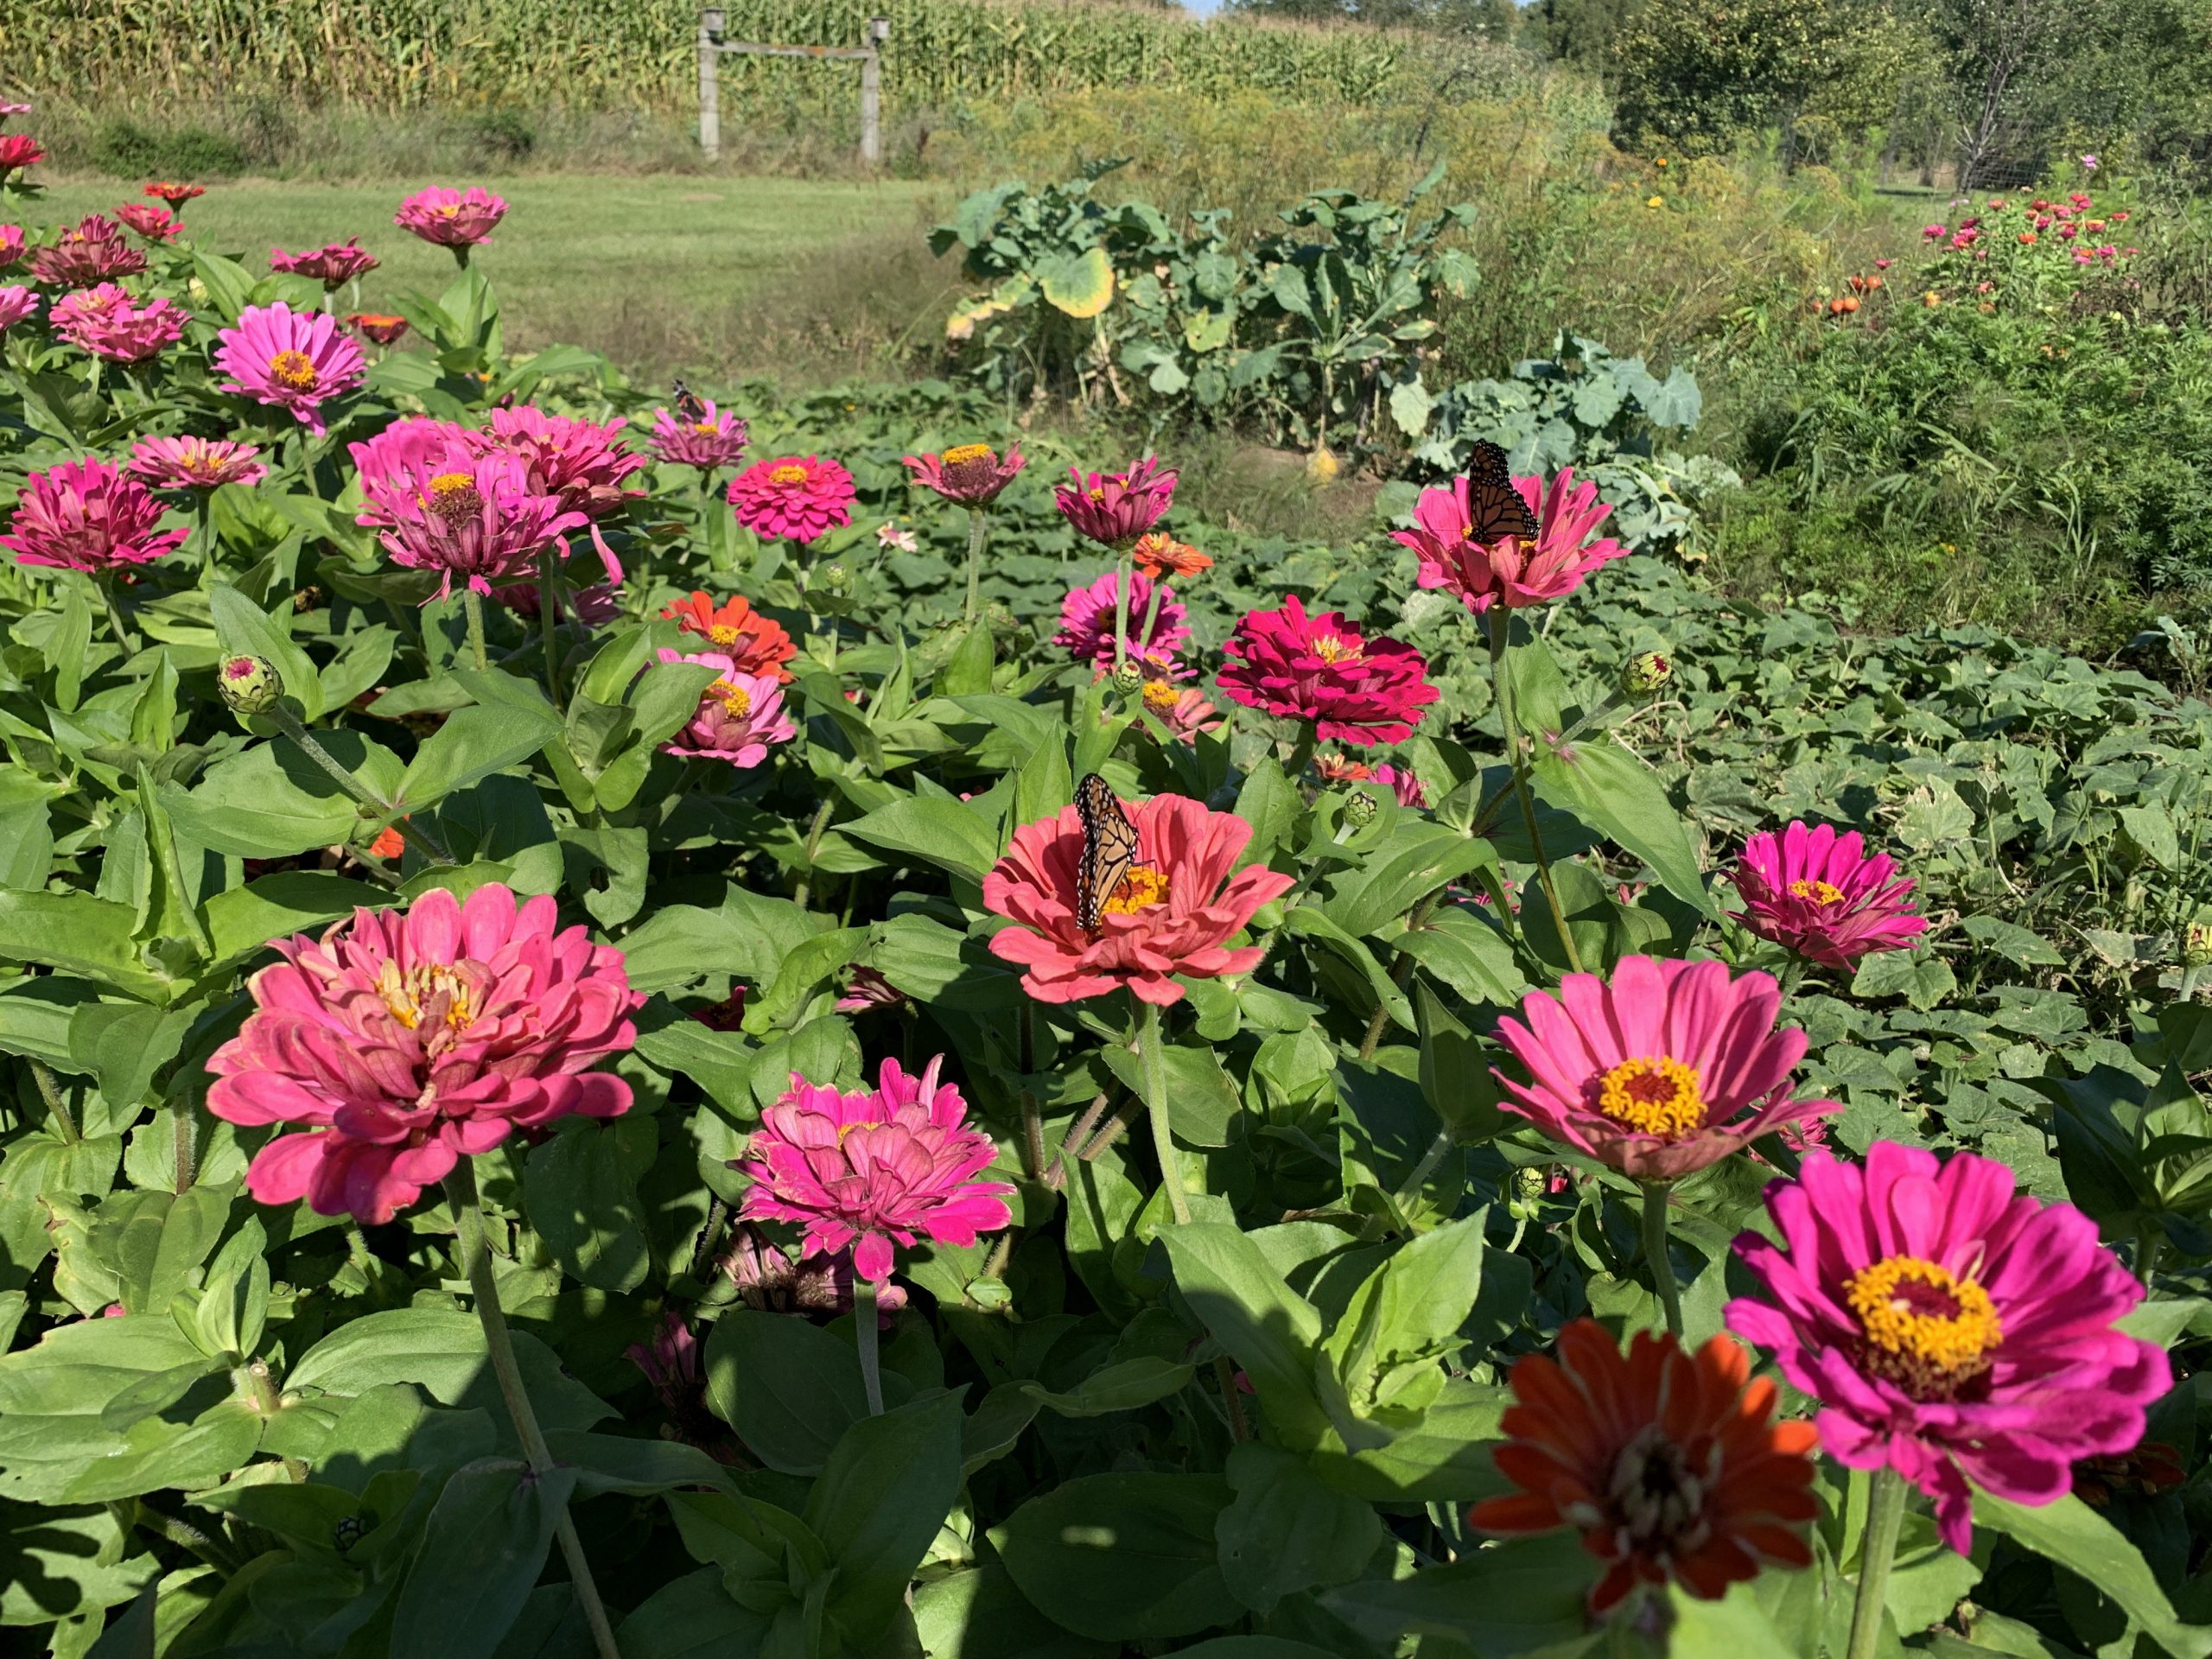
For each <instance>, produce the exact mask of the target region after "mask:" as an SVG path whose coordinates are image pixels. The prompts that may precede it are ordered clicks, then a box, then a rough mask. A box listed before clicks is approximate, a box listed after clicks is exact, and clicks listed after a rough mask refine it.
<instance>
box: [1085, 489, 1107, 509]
mask: <svg viewBox="0 0 2212 1659" xmlns="http://www.w3.org/2000/svg"><path fill="white" fill-rule="evenodd" d="M1088 493H1089V495H1090V499H1092V500H1093V501H1096V503H1098V505H1100V506H1102V507H1103V506H1104V505H1106V492H1105V491H1103V490H1091V491H1090V492H1088Z"/></svg>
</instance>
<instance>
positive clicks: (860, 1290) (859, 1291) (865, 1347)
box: [853, 1272, 883, 1417]
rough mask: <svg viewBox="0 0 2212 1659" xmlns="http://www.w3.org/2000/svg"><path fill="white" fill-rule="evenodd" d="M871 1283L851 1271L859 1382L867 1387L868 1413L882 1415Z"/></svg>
mask: <svg viewBox="0 0 2212 1659" xmlns="http://www.w3.org/2000/svg"><path fill="white" fill-rule="evenodd" d="M876 1335H877V1332H876V1329H875V1282H874V1281H873V1280H871V1279H866V1278H863V1277H862V1276H861V1274H859V1273H857V1272H855V1274H853V1346H855V1348H857V1349H859V1350H860V1355H861V1386H862V1387H863V1388H865V1389H867V1390H868V1415H869V1416H871V1417H880V1416H882V1415H883V1363H882V1361H881V1360H880V1359H879V1358H878V1357H877V1356H876V1351H875V1349H876Z"/></svg>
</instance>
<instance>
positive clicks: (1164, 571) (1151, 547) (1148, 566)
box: [1129, 530, 1213, 582]
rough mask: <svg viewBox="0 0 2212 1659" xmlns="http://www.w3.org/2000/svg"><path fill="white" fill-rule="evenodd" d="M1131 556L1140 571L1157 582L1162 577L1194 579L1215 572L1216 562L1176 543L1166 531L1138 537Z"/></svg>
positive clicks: (1187, 545)
mask: <svg viewBox="0 0 2212 1659" xmlns="http://www.w3.org/2000/svg"><path fill="white" fill-rule="evenodd" d="M1129 552H1130V556H1131V557H1133V558H1135V560H1136V562H1137V569H1140V570H1141V571H1143V572H1144V573H1145V575H1147V576H1150V577H1151V578H1152V579H1153V580H1154V582H1157V581H1159V580H1160V577H1161V575H1172V576H1195V575H1198V572H1199V571H1201V570H1208V569H1212V568H1213V561H1212V560H1211V558H1209V557H1207V556H1206V555H1205V554H1203V553H1201V552H1199V551H1198V549H1197V548H1195V547H1192V546H1191V545H1190V544H1189V543H1185V542H1179V541H1177V540H1176V539H1175V538H1174V537H1173V536H1170V535H1169V534H1168V533H1167V532H1166V531H1164V530H1155V531H1153V532H1152V534H1150V535H1149V536H1141V537H1138V538H1137V544H1136V545H1135V547H1134V548H1132V549H1130V550H1129Z"/></svg>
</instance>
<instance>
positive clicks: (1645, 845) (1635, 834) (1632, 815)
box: [1534, 734, 1719, 916]
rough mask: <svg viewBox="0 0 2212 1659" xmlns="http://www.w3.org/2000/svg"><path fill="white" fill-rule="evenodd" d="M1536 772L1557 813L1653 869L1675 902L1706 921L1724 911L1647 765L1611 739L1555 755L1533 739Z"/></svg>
mask: <svg viewBox="0 0 2212 1659" xmlns="http://www.w3.org/2000/svg"><path fill="white" fill-rule="evenodd" d="M1534 769H1535V777H1536V781H1537V783H1538V784H1539V785H1541V789H1540V791H1539V792H1540V793H1542V794H1543V795H1545V796H1546V797H1547V798H1548V799H1549V800H1550V801H1551V802H1552V804H1554V805H1555V806H1560V807H1564V808H1565V809H1567V810H1568V811H1570V812H1573V814H1574V815H1575V816H1576V817H1580V818H1581V819H1582V820H1583V821H1584V822H1585V823H1588V824H1589V825H1591V826H1592V828H1593V829H1601V830H1603V831H1604V832H1605V834H1606V835H1607V836H1611V838H1612V839H1613V840H1615V841H1617V842H1619V843H1620V844H1621V845H1622V846H1623V847H1625V848H1626V849H1628V850H1629V851H1630V852H1631V853H1633V854H1635V855H1637V857H1638V858H1640V859H1642V860H1643V861H1644V862H1645V863H1646V864H1648V865H1649V866H1650V867H1651V873H1652V874H1654V875H1656V876H1657V877H1658V878H1659V883H1660V885H1661V886H1662V887H1665V888H1666V889H1667V891H1668V892H1669V893H1673V894H1674V895H1675V898H1677V899H1681V900H1682V902H1683V903H1685V904H1688V905H1694V906H1696V907H1697V908H1698V910H1699V911H1700V912H1703V913H1704V914H1705V915H1707V916H1717V915H1718V914H1719V907H1718V906H1716V905H1715V904H1714V902H1713V895H1712V894H1711V893H1707V891H1706V886H1705V874H1704V872H1703V871H1701V870H1700V868H1698V861H1697V855H1696V853H1695V852H1694V850H1693V849H1691V846H1690V842H1689V837H1688V835H1687V834H1686V833H1685V832H1684V830H1683V827H1682V825H1683V819H1682V815H1681V813H1680V812H1678V811H1677V810H1675V805H1674V803H1672V802H1671V801H1669V799H1668V798H1667V791H1665V790H1664V789H1662V788H1661V787H1660V785H1659V780H1658V779H1657V778H1656V777H1655V776H1653V775H1652V773H1651V772H1649V770H1647V769H1646V767H1645V766H1644V764H1643V761H1641V760H1637V758H1636V756H1634V755H1633V754H1631V753H1629V752H1628V751H1627V750H1626V749H1624V748H1623V747H1621V746H1620V745H1619V744H1618V743H1616V742H1614V741H1612V740H1611V738H1609V737H1602V736H1592V737H1590V738H1587V739H1580V740H1578V741H1575V742H1574V743H1573V744H1571V745H1568V746H1567V747H1560V748H1554V747H1552V746H1551V745H1550V744H1548V743H1547V742H1546V741H1545V740H1544V738H1543V737H1542V735H1541V734H1539V735H1538V736H1537V737H1536V739H1535V768H1534Z"/></svg>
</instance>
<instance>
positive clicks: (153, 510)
mask: <svg viewBox="0 0 2212 1659" xmlns="http://www.w3.org/2000/svg"><path fill="white" fill-rule="evenodd" d="M162 511H163V509H162V504H161V503H160V502H158V501H156V500H155V499H154V498H153V497H152V496H151V495H149V494H148V493H147V492H146V486H144V485H143V484H141V483H140V482H139V481H138V480H137V479H135V478H130V477H128V476H126V475H124V474H121V473H118V472H117V471H116V469H115V468H114V467H111V466H109V465H108V464H107V462H105V461H101V460H99V459H98V458H97V457H91V458H87V459H86V460H84V461H62V462H60V463H59V464H58V465H55V466H53V467H48V468H47V470H46V471H44V472H42V473H33V474H31V475H30V477H29V480H27V481H26V482H25V484H24V486H23V493H22V494H21V495H19V496H17V497H16V517H15V522H14V524H11V525H10V530H12V531H13V532H14V533H13V534H12V535H8V536H0V547H5V548H10V549H12V550H14V552H15V555H16V563H18V564H44V565H54V566H57V567H59V568H60V569H68V570H84V571H88V572H90V573H92V575H102V574H104V573H105V572H107V571H111V570H114V569H118V568H119V567H121V566H124V565H130V564H150V563H153V562H154V561H155V560H156V559H158V558H162V557H163V556H167V555H168V554H171V553H174V552H175V551H176V550H177V549H178V548H180V547H181V546H182V545H183V544H184V541H185V538H186V537H188V536H189V535H190V534H191V532H190V531H184V530H157V529H156V528H155V526H156V525H157V524H160V523H161V519H162Z"/></svg>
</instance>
